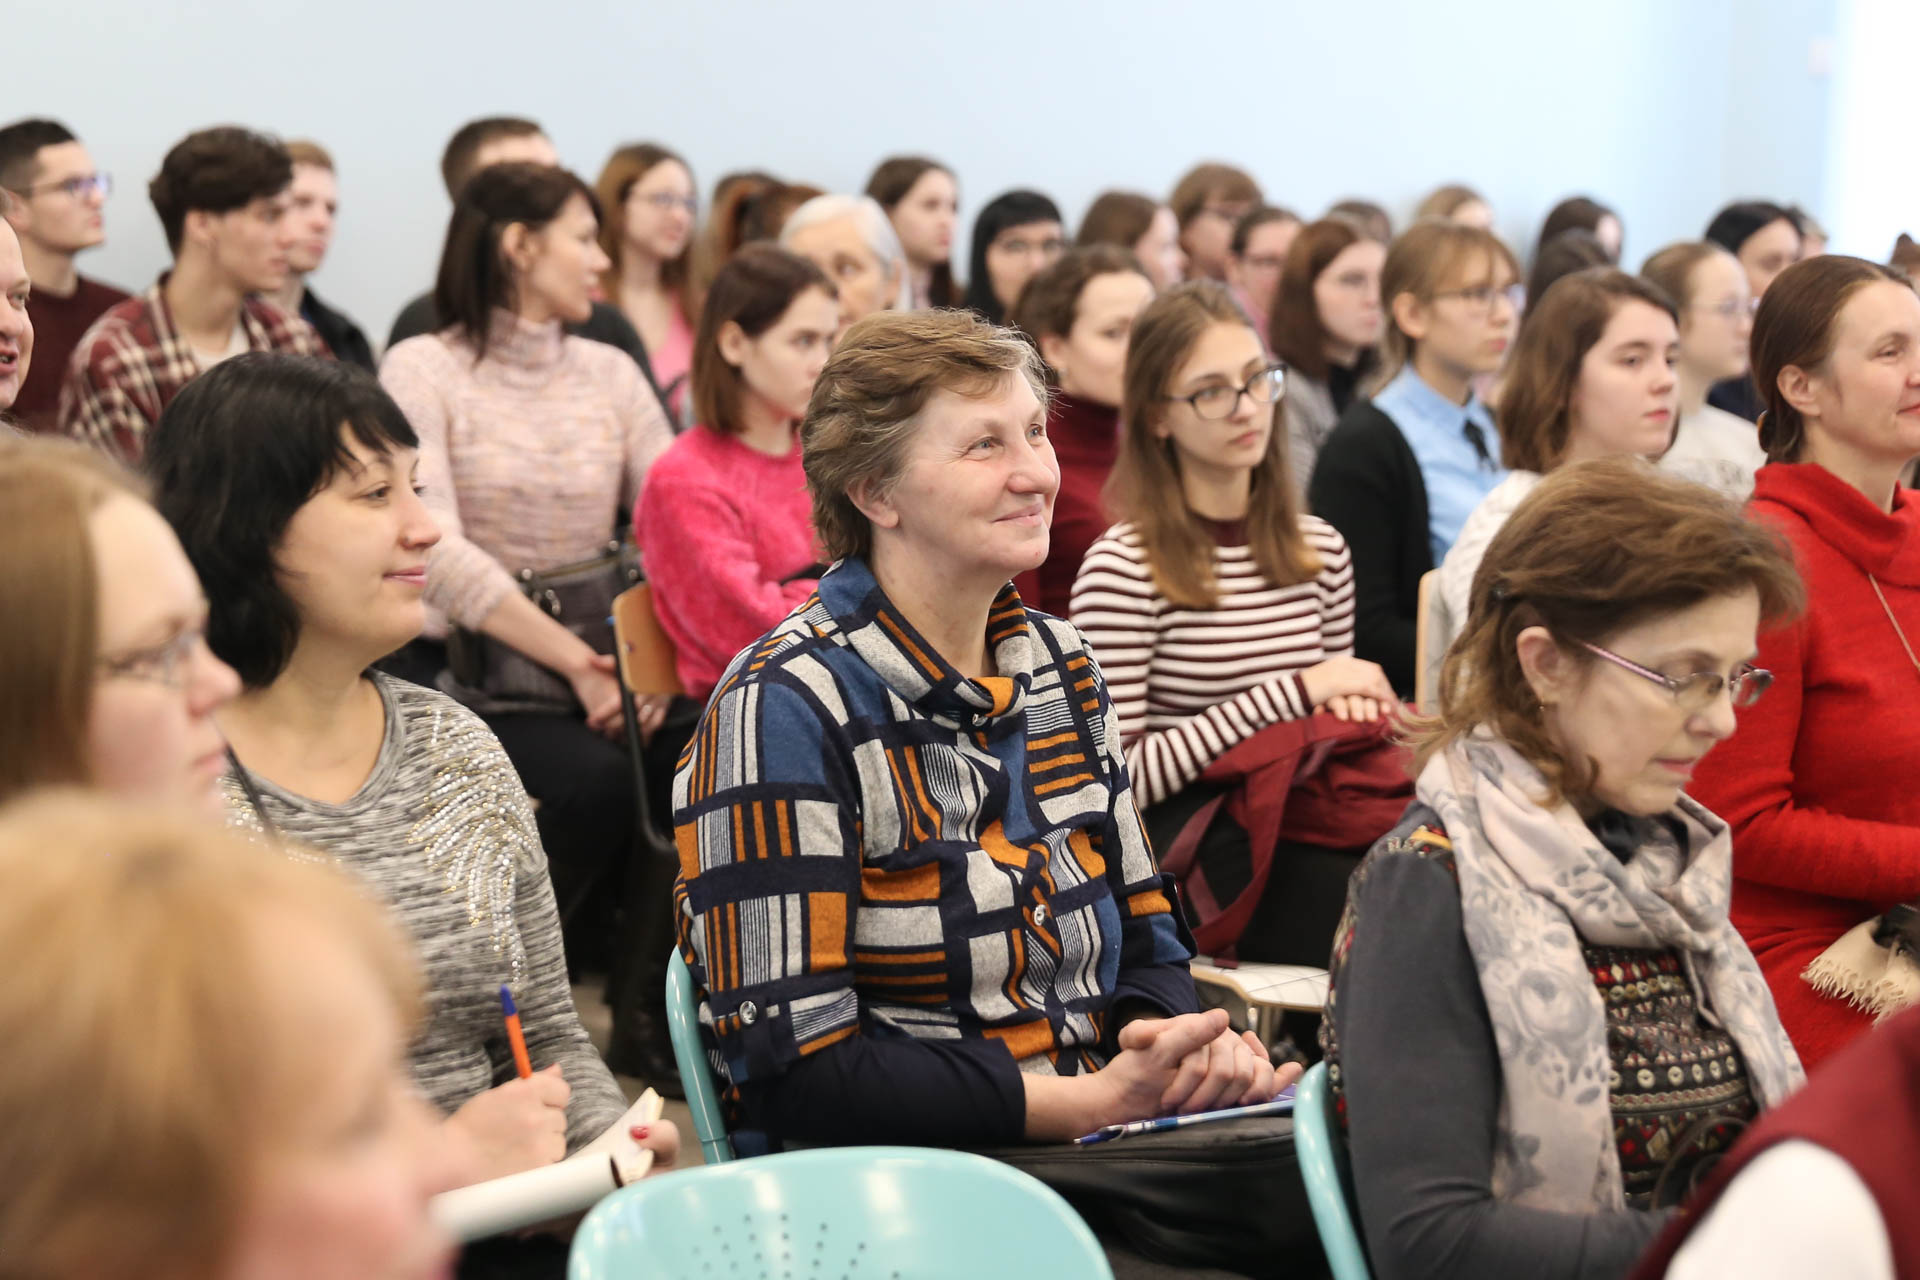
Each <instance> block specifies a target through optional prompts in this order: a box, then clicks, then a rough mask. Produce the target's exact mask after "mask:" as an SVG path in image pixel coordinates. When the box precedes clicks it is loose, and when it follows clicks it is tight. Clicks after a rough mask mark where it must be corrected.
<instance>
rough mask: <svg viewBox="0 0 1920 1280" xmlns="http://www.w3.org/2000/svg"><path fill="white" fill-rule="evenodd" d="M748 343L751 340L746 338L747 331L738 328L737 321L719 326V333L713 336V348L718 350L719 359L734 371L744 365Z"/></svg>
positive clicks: (730, 321)
mask: <svg viewBox="0 0 1920 1280" xmlns="http://www.w3.org/2000/svg"><path fill="white" fill-rule="evenodd" d="M749 341H751V339H749V338H748V337H747V331H746V330H745V329H742V328H741V327H740V322H739V321H737V320H729V321H727V322H726V323H725V324H723V325H721V326H720V332H719V333H717V334H715V335H714V346H716V347H718V348H719V350H720V358H721V359H722V360H725V361H726V362H727V363H728V364H730V365H732V366H733V367H734V368H736V369H737V368H739V367H740V366H741V365H742V364H744V363H746V359H747V343H748V342H749Z"/></svg>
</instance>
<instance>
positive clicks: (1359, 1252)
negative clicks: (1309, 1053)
mask: <svg viewBox="0 0 1920 1280" xmlns="http://www.w3.org/2000/svg"><path fill="white" fill-rule="evenodd" d="M1293 1099H1294V1101H1293V1150H1294V1154H1295V1155H1296V1156H1297V1157H1298V1158H1299V1160H1300V1179H1301V1181H1302V1182H1305V1183H1306V1184H1307V1204H1308V1206H1309V1207H1311V1208H1312V1209H1313V1225H1314V1227H1315V1228H1316V1229H1317V1230H1318V1231H1319V1232H1320V1247H1321V1248H1322V1249H1324V1250H1326V1254H1327V1266H1328V1267H1329V1268H1330V1269H1331V1270H1332V1272H1333V1280H1372V1273H1371V1272H1370V1271H1369V1270H1368V1269H1367V1254H1366V1250H1364V1249H1363V1248H1361V1246H1360V1233H1359V1231H1358V1230H1357V1229H1356V1228H1355V1225H1354V1224H1355V1218H1354V1213H1353V1206H1352V1204H1351V1203H1350V1202H1349V1201H1348V1199H1347V1186H1348V1183H1349V1181H1350V1176H1349V1174H1348V1172H1347V1144H1346V1140H1345V1139H1344V1138H1342V1137H1341V1135H1340V1121H1339V1119H1338V1117H1336V1116H1335V1115H1334V1111H1333V1086H1332V1085H1331V1084H1330V1083H1329V1082H1328V1080H1327V1064H1326V1063H1324V1062H1316V1063H1314V1064H1313V1066H1312V1068H1311V1069H1309V1070H1308V1072H1307V1074H1306V1075H1304V1076H1302V1077H1300V1086H1299V1088H1298V1089H1296V1090H1295V1091H1294V1095H1293Z"/></svg>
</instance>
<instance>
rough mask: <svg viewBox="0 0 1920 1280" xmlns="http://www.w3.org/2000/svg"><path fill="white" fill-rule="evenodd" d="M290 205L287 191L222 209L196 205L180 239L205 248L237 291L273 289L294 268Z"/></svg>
mask: <svg viewBox="0 0 1920 1280" xmlns="http://www.w3.org/2000/svg"><path fill="white" fill-rule="evenodd" d="M292 205H293V197H292V195H291V194H290V192H288V191H282V192H280V193H279V194H277V195H271V196H260V197H258V198H257V199H255V200H253V201H251V202H249V203H248V204H245V205H242V206H241V207H240V208H238V209H229V210H228V211H227V212H225V213H210V212H208V211H207V210H205V209H194V210H191V211H190V212H189V213H188V214H187V216H186V220H185V222H184V224H183V236H184V240H186V241H191V242H193V243H194V244H196V245H198V246H200V247H202V248H203V249H205V250H206V251H207V253H208V254H209V255H210V257H211V259H212V262H213V265H214V269H215V271H216V272H217V273H218V274H219V275H221V276H224V277H225V278H226V279H227V281H228V282H229V283H230V284H231V285H232V286H233V287H234V288H235V289H237V290H239V291H240V292H241V293H277V292H278V291H279V290H280V287H281V286H282V285H284V284H286V282H287V272H288V271H289V270H291V269H292V259H291V257H290V252H291V249H292V247H293V229H292V227H291V225H290V223H289V220H288V218H287V211H288V210H289V209H290V208H291V207H292Z"/></svg>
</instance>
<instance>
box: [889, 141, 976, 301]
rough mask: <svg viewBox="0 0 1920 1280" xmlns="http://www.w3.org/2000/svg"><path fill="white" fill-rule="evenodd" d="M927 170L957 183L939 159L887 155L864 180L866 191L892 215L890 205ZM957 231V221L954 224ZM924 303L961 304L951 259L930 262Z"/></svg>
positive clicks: (903, 195)
mask: <svg viewBox="0 0 1920 1280" xmlns="http://www.w3.org/2000/svg"><path fill="white" fill-rule="evenodd" d="M929 173H944V174H946V175H947V176H948V177H949V178H953V181H954V185H955V186H956V187H957V186H959V184H960V180H959V179H958V178H954V174H953V170H951V169H949V168H947V166H945V165H943V164H941V163H940V162H939V161H938V160H930V159H928V158H927V157H926V156H889V157H888V158H887V159H885V160H882V161H881V162H880V164H879V167H877V168H876V169H874V171H873V176H872V177H871V178H868V179H867V194H868V195H870V196H872V197H873V198H874V199H875V200H877V201H879V202H880V207H881V208H882V209H885V210H886V211H887V216H888V217H889V218H891V217H892V216H893V208H894V206H895V205H897V204H899V203H900V202H901V201H902V200H905V199H906V198H907V193H908V192H909V191H912V190H913V188H914V185H915V184H916V183H918V182H919V181H920V179H922V178H924V177H926V176H927V174H929ZM955 227H956V230H957V229H958V223H957V222H956V224H955ZM927 305H928V306H932V307H957V306H959V305H960V286H959V285H958V284H956V283H955V282H954V279H953V259H952V258H951V257H949V258H948V259H947V260H946V261H945V262H936V263H934V264H933V272H932V274H931V275H930V276H929V277H928V278H927Z"/></svg>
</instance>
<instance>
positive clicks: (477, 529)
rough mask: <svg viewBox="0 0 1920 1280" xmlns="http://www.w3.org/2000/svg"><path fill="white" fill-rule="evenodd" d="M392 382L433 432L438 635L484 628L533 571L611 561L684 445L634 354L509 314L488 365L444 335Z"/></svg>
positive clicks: (423, 449)
mask: <svg viewBox="0 0 1920 1280" xmlns="http://www.w3.org/2000/svg"><path fill="white" fill-rule="evenodd" d="M380 381H381V384H382V385H384V386H385V387H386V389H387V391H388V393H389V394H390V395H392V396H393V398H394V400H396V401H397V402H398V403H399V405H400V408H401V409H402V411H404V412H405V413H406V415H407V421H408V422H410V423H412V424H413V429H414V431H415V432H416V433H417V434H418V435H419V437H420V481H421V483H422V484H423V485H425V486H426V504H427V509H428V510H429V511H431V512H432V513H433V517H434V519H435V520H436V521H438V522H439V524H440V544H439V545H438V546H436V547H435V548H434V549H433V553H432V555H431V556H430V557H429V558H428V560H427V594H426V599H427V604H428V605H429V606H431V607H432V609H433V610H434V611H435V612H434V613H433V614H432V615H430V617H429V620H428V624H427V630H428V633H429V634H441V633H443V632H444V629H445V619H448V618H450V619H451V620H452V621H454V622H455V623H458V624H459V625H461V626H464V627H478V626H479V625H480V623H481V622H482V621H483V620H484V619H485V618H486V616H487V615H488V614H489V613H492V612H493V610H494V608H495V607H496V606H498V605H499V603H500V602H501V601H502V600H503V599H505V598H506V595H507V593H508V592H510V591H513V590H515V583H514V574H515V573H517V572H518V571H519V570H521V569H535V570H539V569H551V568H555V567H556V566H559V565H563V564H569V563H572V562H573V561H576V560H585V559H588V558H589V557H591V556H593V555H596V554H598V553H599V551H600V550H601V549H602V548H603V547H604V546H605V545H606V543H607V540H608V539H609V538H611V537H612V536H613V529H614V520H615V518H616V516H617V515H618V514H619V512H620V510H621V508H622V507H624V506H625V505H626V504H628V503H630V502H632V501H633V500H634V496H635V495H636V494H638V493H639V492H640V482H641V479H642V478H643V477H644V476H645V475H646V473H647V468H648V466H649V465H651V464H652V462H653V460H654V458H655V457H656V456H658V455H659V454H660V452H661V451H662V450H663V449H665V448H666V447H667V445H668V444H669V443H671V442H672V440H673V433H672V432H671V431H670V430H669V429H668V427H667V420H666V416H665V415H664V414H663V413H662V412H661V411H660V402H659V401H658V400H657V399H655V398H654V394H653V392H652V390H651V389H650V388H648V386H647V384H646V380H645V379H644V378H642V377H641V376H640V366H638V365H636V364H635V363H634V362H633V361H632V360H631V359H629V358H628V357H627V355H626V354H625V353H624V352H621V351H618V350H616V349H614V348H613V347H609V346H607V345H605V344H604V343H599V342H590V341H588V340H587V339H585V338H570V337H565V336H563V335H562V333H561V330H560V325H559V324H558V322H556V323H553V324H550V325H538V326H536V325H530V324H528V323H526V322H525V321H523V320H521V319H520V318H519V317H517V316H515V315H513V314H512V313H511V312H507V311H496V312H495V313H494V327H493V332H492V334H491V335H490V336H489V340H488V346H487V354H486V358H485V359H484V360H482V361H481V362H480V363H479V364H478V365H475V364H474V362H473V348H472V347H471V346H470V345H468V344H467V342H466V341H465V340H464V339H462V338H460V337H458V336H457V334H456V333H455V331H453V330H445V331H443V332H441V333H432V334H424V335H422V336H420V337H418V338H409V339H407V340H406V341H405V342H402V343H399V344H397V345H396V346H395V347H394V348H393V349H392V350H390V351H388V352H387V356H386V359H385V360H384V361H382V362H381V365H380ZM442 615H444V617H443V616H442Z"/></svg>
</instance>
